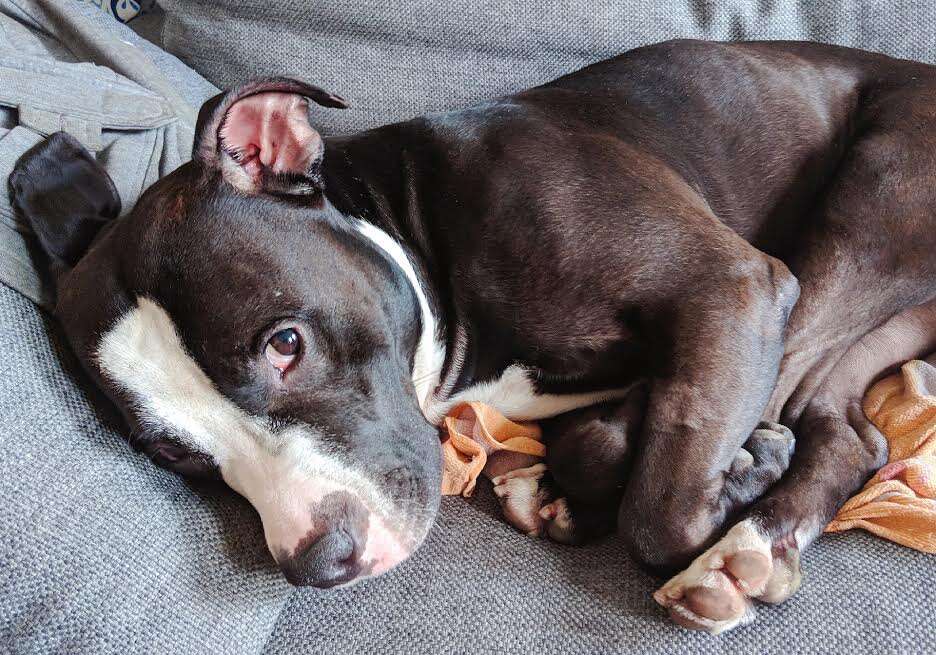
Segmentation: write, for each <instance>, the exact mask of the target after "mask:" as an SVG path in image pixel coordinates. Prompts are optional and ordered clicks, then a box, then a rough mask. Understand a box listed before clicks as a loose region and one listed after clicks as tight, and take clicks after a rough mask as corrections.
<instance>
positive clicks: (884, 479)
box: [826, 360, 936, 553]
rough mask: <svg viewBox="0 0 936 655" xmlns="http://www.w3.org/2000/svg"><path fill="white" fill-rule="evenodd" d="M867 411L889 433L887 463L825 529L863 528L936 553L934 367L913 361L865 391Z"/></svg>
mask: <svg viewBox="0 0 936 655" xmlns="http://www.w3.org/2000/svg"><path fill="white" fill-rule="evenodd" d="M864 412H865V415H866V416H867V417H868V418H869V419H870V420H871V422H872V423H874V425H876V426H877V428H878V429H879V430H880V431H881V432H882V433H883V434H884V436H885V437H887V441H888V443H889V444H890V456H889V458H888V463H887V464H886V465H885V466H884V467H883V468H881V470H880V471H878V472H877V474H876V475H875V476H874V477H873V478H871V480H869V481H868V483H867V484H866V485H865V486H864V489H862V490H861V491H860V492H859V493H858V494H857V495H856V496H854V497H853V498H851V499H850V500H849V501H848V502H847V503H845V505H844V506H843V507H842V509H841V510H840V511H839V513H838V515H837V516H836V517H835V519H834V520H833V521H832V523H830V524H829V525H828V527H826V531H827V532H840V531H842V530H849V529H851V528H863V529H865V530H867V531H869V532H873V533H874V534H876V535H878V536H879V537H883V538H884V539H890V540H891V541H896V542H897V543H899V544H903V545H904V546H909V547H910V548H915V549H917V550H922V551H923V552H926V553H936V368H934V367H933V366H931V365H929V364H927V363H926V362H922V361H918V360H914V361H911V362H907V363H906V364H904V365H903V367H902V368H901V370H900V373H899V374H898V375H892V376H891V377H888V378H885V379H883V380H881V381H880V382H878V383H877V384H875V385H874V386H873V387H871V389H870V390H869V391H868V393H867V394H865V399H864Z"/></svg>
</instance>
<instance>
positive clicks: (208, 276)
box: [10, 79, 441, 587]
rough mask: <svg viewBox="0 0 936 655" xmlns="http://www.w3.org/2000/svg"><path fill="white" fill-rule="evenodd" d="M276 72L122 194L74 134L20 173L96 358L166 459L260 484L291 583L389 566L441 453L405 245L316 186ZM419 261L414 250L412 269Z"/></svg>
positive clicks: (30, 210) (317, 150)
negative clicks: (152, 177)
mask: <svg viewBox="0 0 936 655" xmlns="http://www.w3.org/2000/svg"><path fill="white" fill-rule="evenodd" d="M309 100H312V101H314V102H316V103H318V104H320V105H323V106H326V107H333V108H340V107H342V106H344V101H343V100H341V99H340V98H338V97H337V96H334V95H331V94H329V93H326V92H324V91H322V90H321V89H318V88H315V87H311V86H308V85H305V84H301V83H299V82H295V81H292V80H282V79H277V80H266V81H263V82H256V83H252V84H249V85H247V86H244V87H241V88H239V89H236V90H234V91H231V92H229V93H227V94H222V95H221V96H219V97H217V98H215V99H213V100H211V101H209V102H208V103H206V105H205V106H204V107H203V108H202V111H201V114H200V116H199V125H198V129H197V138H196V143H195V149H194V157H193V161H192V162H190V163H188V164H186V165H185V166H182V167H181V168H179V169H178V170H177V171H175V172H174V173H172V174H170V175H169V176H167V177H165V178H163V179H162V180H160V181H159V182H157V183H156V184H155V185H153V186H152V187H151V188H150V189H149V190H148V191H147V192H146V193H145V194H144V195H143V197H142V198H141V200H140V202H139V203H138V204H137V206H136V207H134V208H133V211H132V212H131V213H129V214H128V215H126V216H124V217H122V218H119V219H116V218H115V217H116V216H117V215H118V214H119V213H120V201H119V198H118V196H117V194H116V192H115V188H114V185H113V183H112V181H111V180H110V178H109V177H108V175H107V173H106V172H105V171H104V170H103V169H102V168H101V167H100V166H99V165H98V164H97V163H96V162H95V160H94V159H93V158H92V157H91V156H90V155H89V154H88V153H87V152H85V151H84V150H83V149H82V148H81V146H80V145H79V144H78V143H77V142H76V141H74V140H73V139H72V138H70V137H68V136H67V135H65V134H63V133H59V134H56V135H53V136H52V137H50V138H49V139H48V140H47V141H45V142H44V143H42V144H40V145H38V146H36V147H35V148H34V149H33V150H31V151H30V152H28V153H26V154H25V155H24V156H23V157H22V159H21V160H20V162H19V163H18V164H17V167H16V169H15V171H14V173H13V175H12V176H11V177H10V190H11V194H12V196H13V199H14V203H15V205H16V207H17V208H18V210H19V211H20V212H21V213H22V214H23V215H24V216H25V217H26V218H27V219H28V220H29V221H30V223H31V224H32V226H33V228H34V231H35V232H36V234H37V236H38V239H39V242H40V243H41V246H42V249H43V250H44V251H45V253H46V254H47V255H48V257H49V259H50V263H51V265H52V267H53V269H54V270H55V271H56V273H57V289H58V300H57V308H56V313H57V316H58V318H59V320H60V321H61V323H62V325H63V326H64V329H65V331H66V334H67V335H68V338H69V341H70V343H71V345H72V347H73V349H74V350H75V352H76V353H77V355H78V357H79V358H80V359H81V361H82V363H83V365H84V366H85V367H86V369H87V370H88V371H89V372H90V374H91V375H92V377H93V378H94V380H95V381H96V382H97V384H99V385H100V386H101V387H102V388H103V389H104V390H105V391H106V392H107V394H108V395H109V396H110V398H112V399H113V401H114V402H115V403H116V404H117V405H118V406H119V407H120V408H121V410H122V411H123V414H124V415H125V417H126V419H127V421H128V423H129V427H130V434H131V442H132V443H133V444H134V446H136V447H137V448H139V449H141V450H143V451H144V452H146V453H147V454H148V455H149V456H150V457H151V458H152V459H153V460H154V461H155V462H156V463H157V464H160V465H162V466H165V467H167V468H170V469H173V470H175V471H178V472H180V473H183V474H186V475H197V476H201V475H209V476H211V475H217V476H220V477H221V478H222V479H223V480H224V481H225V482H227V484H229V485H230V486H231V487H232V488H234V489H235V490H236V491H238V492H239V493H241V494H242V495H244V496H245V497H246V498H248V499H249V500H250V502H251V503H252V504H253V505H254V507H255V508H256V509H257V511H258V512H259V514H260V517H261V519H262V521H263V526H264V530H265V533H266V539H267V543H268V544H269V547H270V551H271V552H272V554H273V556H274V558H275V559H276V561H277V562H278V564H279V565H280V567H281V568H282V570H283V571H284V573H285V574H286V576H287V577H288V579H289V580H290V581H292V582H294V583H296V584H311V585H316V586H323V587H324V586H333V585H337V584H343V583H347V582H350V581H353V580H357V579H361V578H363V577H366V576H368V575H376V574H379V573H381V572H383V571H385V570H387V569H388V568H390V567H392V566H394V565H395V564H397V563H398V562H400V561H402V560H403V559H404V558H406V557H407V556H408V555H409V554H410V553H412V552H413V550H415V549H416V548H417V547H418V545H419V544H420V543H421V542H422V540H423V538H424V536H425V534H426V532H427V531H428V529H429V526H430V524H431V522H432V520H433V518H434V516H435V513H436V509H437V507H438V503H439V494H440V491H439V490H440V476H441V453H440V447H439V442H438V436H437V432H436V430H435V428H434V427H433V426H431V425H430V424H429V423H428V422H427V421H426V420H425V418H424V417H423V414H422V412H421V411H420V407H419V402H418V399H417V394H416V391H415V388H414V384H413V377H412V376H413V368H414V364H415V360H416V359H418V358H419V357H420V354H419V353H418V352H417V351H418V350H419V347H420V343H421V341H422V343H425V338H424V335H423V334H422V331H423V329H424V327H425V326H424V322H425V321H424V317H423V314H422V313H421V311H420V297H419V296H418V295H417V293H416V291H415V289H414V286H413V284H412V283H411V280H410V279H409V278H408V274H407V272H405V271H404V270H403V268H404V267H402V266H401V265H400V261H399V257H398V256H397V257H396V258H394V257H393V256H391V254H390V253H389V252H388V251H389V250H392V245H394V244H393V243H392V242H391V243H390V245H389V246H387V245H386V244H385V248H386V249H385V248H382V247H381V246H380V245H379V244H380V239H379V238H377V239H375V238H374V235H372V234H371V235H368V234H367V229H368V228H367V227H366V226H365V225H363V224H362V223H360V222H358V221H356V220H355V219H353V218H351V217H347V216H344V215H342V214H341V213H340V212H339V211H338V210H337V209H335V207H334V206H333V205H332V204H331V203H330V202H329V201H328V199H327V198H326V197H325V196H324V194H323V193H322V192H321V187H322V182H321V171H320V167H321V163H322V158H323V150H324V146H323V140H322V138H321V137H320V136H319V134H318V133H317V132H316V131H315V130H314V129H313V128H312V127H311V125H310V124H309V122H308V118H307V110H308V101H309ZM410 274H411V271H410Z"/></svg>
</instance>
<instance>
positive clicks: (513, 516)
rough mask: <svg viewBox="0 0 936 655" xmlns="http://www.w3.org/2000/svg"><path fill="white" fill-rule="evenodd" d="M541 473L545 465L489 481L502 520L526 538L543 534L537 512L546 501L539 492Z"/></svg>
mask: <svg viewBox="0 0 936 655" xmlns="http://www.w3.org/2000/svg"><path fill="white" fill-rule="evenodd" d="M544 473H546V465H545V464H534V465H533V466H529V467H527V468H522V469H516V470H513V471H509V472H507V473H505V474H503V475H499V476H497V477H496V478H493V479H492V480H491V482H492V483H494V494H495V495H496V496H497V499H498V501H500V504H501V509H502V510H503V512H504V518H506V519H507V522H508V523H510V524H511V525H512V526H514V527H515V528H516V529H517V530H519V531H520V532H523V533H524V534H528V535H530V536H537V535H540V534H542V532H543V526H544V521H543V519H542V517H541V516H540V509H541V508H542V507H543V505H544V504H545V503H546V501H547V498H546V494H545V492H544V491H543V490H542V489H541V488H540V480H542V478H543V474H544Z"/></svg>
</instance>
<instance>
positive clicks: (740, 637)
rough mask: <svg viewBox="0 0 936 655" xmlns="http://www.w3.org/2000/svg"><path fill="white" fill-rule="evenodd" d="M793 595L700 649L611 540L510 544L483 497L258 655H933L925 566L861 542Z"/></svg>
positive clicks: (291, 618)
mask: <svg viewBox="0 0 936 655" xmlns="http://www.w3.org/2000/svg"><path fill="white" fill-rule="evenodd" d="M804 569H805V571H806V582H805V585H804V587H803V589H802V590H801V591H800V592H799V593H798V594H797V595H796V596H795V597H793V598H792V599H791V600H789V601H787V602H786V603H784V604H782V605H777V606H772V607H765V608H762V609H760V610H759V612H758V619H757V621H756V622H755V623H754V624H752V625H750V626H747V627H742V628H738V629H737V630H735V631H733V632H730V633H727V634H724V635H721V636H718V637H713V636H710V635H707V634H703V633H697V632H690V631H688V630H683V629H681V628H678V627H676V626H675V625H674V624H672V623H671V622H669V621H668V620H666V619H665V618H664V615H663V613H662V612H661V611H660V610H659V608H657V607H656V605H655V603H654V602H653V600H652V599H651V597H650V594H651V592H652V591H653V590H654V589H655V588H656V586H657V585H658V584H659V581H658V580H655V579H654V578H652V577H651V576H648V575H646V574H644V573H642V572H640V571H639V570H637V569H636V568H635V567H634V565H633V564H632V563H631V562H630V561H629V560H628V558H627V556H626V555H625V553H624V552H623V550H622V548H621V545H620V543H619V542H617V541H616V540H613V539H611V540H608V541H605V542H602V543H600V544H597V545H592V546H584V547H580V548H573V547H563V546H558V545H556V544H553V543H550V542H546V541H542V540H537V539H531V538H529V537H526V536H524V535H520V534H517V533H515V532H513V531H512V530H511V529H510V528H509V527H507V526H506V525H504V524H503V523H502V521H501V520H500V518H499V516H498V512H497V510H496V504H495V502H494V500H493V494H492V493H491V491H490V488H489V485H485V486H484V488H483V489H482V490H481V491H480V492H479V497H478V498H476V499H473V500H471V501H465V500H462V499H457V498H450V499H446V500H445V501H444V502H443V508H442V515H441V517H440V519H439V522H438V523H437V525H436V526H435V527H434V528H433V530H432V532H431V534H430V537H429V540H428V542H427V543H426V544H425V545H424V546H423V547H422V548H421V549H420V550H419V551H418V552H417V554H416V555H415V556H414V557H413V558H412V559H411V560H410V561H408V562H406V563H405V564H403V565H402V566H401V567H400V568H399V569H396V570H394V571H391V572H390V573H388V574H387V575H386V576H384V577H382V578H379V579H376V580H370V581H367V582H365V583H362V584H361V585H359V586H357V587H355V588H353V589H350V590H346V591H340V592H337V593H335V592H332V593H323V592H320V591H316V590H302V591H299V592H297V593H296V594H295V595H294V596H293V598H292V601H291V603H290V604H289V606H288V607H287V609H286V611H284V612H283V614H282V615H281V617H280V620H279V622H278V624H277V626H276V630H275V632H274V634H273V636H272V638H271V640H270V643H269V645H268V646H267V649H266V651H265V653H266V655H296V654H298V653H329V654H330V655H380V654H383V653H413V654H422V653H427V654H428V653H504V654H517V655H520V654H523V653H543V654H553V653H555V654H556V655H559V654H561V655H572V654H582V655H586V654H591V653H633V654H641V655H643V654H649V653H672V654H674V655H692V654H701V653H705V654H714V653H731V654H737V655H755V654H759V653H762V654H768V653H769V654H783V655H800V654H802V655H807V654H812V653H849V654H855V655H862V654H865V653H867V654H868V655H880V654H883V653H902V654H909V653H920V654H923V653H934V652H936V630H934V628H933V626H934V621H936V587H934V584H933V581H934V580H936V558H934V557H933V556H932V555H925V554H922V553H918V552H915V551H911V550H909V549H907V548H903V547H900V546H897V545H894V544H891V543H889V542H885V541H882V540H880V539H876V538H873V537H870V536H868V535H866V534H863V533H857V532H854V533H849V534H843V535H829V536H827V537H823V538H822V539H821V540H820V542H819V543H818V544H816V545H815V546H814V547H813V548H812V549H811V550H809V551H807V553H806V556H805V562H804Z"/></svg>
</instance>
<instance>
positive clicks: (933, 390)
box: [442, 360, 936, 553]
mask: <svg viewBox="0 0 936 655" xmlns="http://www.w3.org/2000/svg"><path fill="white" fill-rule="evenodd" d="M863 409H864V412H865V414H866V415H867V417H868V418H869V419H870V420H871V422H873V423H874V425H875V426H877V428H878V429H879V430H880V431H881V432H882V433H883V434H884V436H885V437H886V438H887V441H888V444H889V447H890V455H889V459H888V463H887V464H886V465H885V466H884V467H882V468H881V470H879V471H878V472H877V473H876V474H875V475H874V477H873V478H871V480H869V481H868V483H867V484H866V485H865V486H864V488H863V489H862V490H861V491H860V492H858V494H857V495H855V496H854V497H852V498H851V499H849V501H848V502H847V503H845V505H844V506H843V507H842V509H841V510H840V511H839V513H838V514H837V515H836V517H835V519H834V520H833V521H832V522H831V523H830V524H829V525H828V526H827V527H826V532H840V531H843V530H850V529H854V528H862V529H864V530H867V531H869V532H872V533H874V534H876V535H878V536H879V537H882V538H884V539H889V540H891V541H894V542H897V543H899V544H903V545H904V546H908V547H910V548H915V549H917V550H921V551H924V552H928V553H936V368H934V367H933V366H931V365H929V364H927V363H926V362H922V361H918V360H914V361H911V362H907V363H906V364H904V365H903V367H902V368H901V371H900V373H899V374H897V375H893V376H890V377H888V378H885V379H883V380H881V381H880V382H878V383H877V384H875V385H874V386H873V387H872V388H871V389H870V390H869V391H868V393H867V394H866V395H865V398H864V404H863ZM443 427H444V435H443V443H442V452H443V480H442V493H443V494H446V495H462V496H470V495H471V494H472V493H474V489H475V484H476V482H477V479H478V476H479V475H481V473H482V472H483V471H484V469H485V466H488V465H489V463H490V460H491V457H492V456H493V455H496V454H497V453H506V452H512V453H519V454H522V455H526V456H530V457H532V458H541V457H543V456H544V455H545V454H546V448H545V446H544V445H543V443H542V433H541V431H540V429H539V427H538V426H537V425H535V424H533V423H515V422H513V421H510V420H508V419H507V418H505V417H504V416H503V415H502V414H501V413H500V412H498V411H497V410H496V409H494V408H493V407H489V406H487V405H484V404H483V403H477V402H474V403H467V404H464V405H460V406H458V407H456V408H455V409H454V410H453V411H452V412H451V413H450V414H449V415H448V416H447V417H446V418H445V422H444V426H443Z"/></svg>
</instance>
